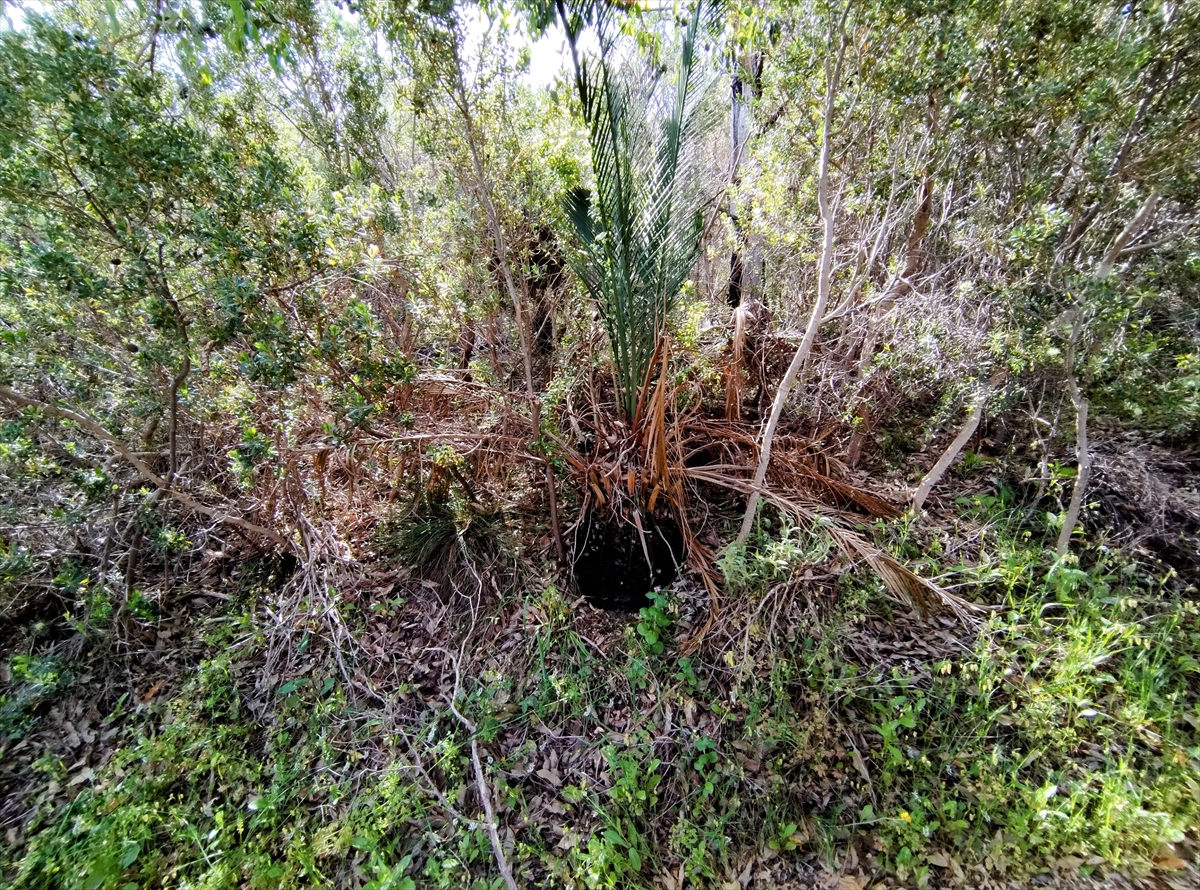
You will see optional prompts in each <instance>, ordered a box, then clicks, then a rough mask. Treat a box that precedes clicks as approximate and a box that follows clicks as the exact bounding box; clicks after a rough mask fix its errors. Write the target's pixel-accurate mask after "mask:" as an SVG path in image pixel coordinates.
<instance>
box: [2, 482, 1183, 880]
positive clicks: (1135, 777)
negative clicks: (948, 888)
mask: <svg viewBox="0 0 1200 890" xmlns="http://www.w3.org/2000/svg"><path fill="white" fill-rule="evenodd" d="M991 506H992V507H993V508H994V507H995V506H996V505H991ZM414 527H415V528H416V527H419V524H417V525H414ZM452 528H453V526H452ZM943 531H944V530H943ZM960 531H961V530H960ZM461 533H462V529H461V527H460V529H459V534H461ZM451 534H453V533H451ZM939 534H940V532H939V531H938V530H933V531H926V532H922V531H921V530H919V529H917V528H916V527H915V526H913V525H908V526H905V525H903V524H902V525H900V526H898V527H897V528H896V529H894V530H893V531H892V532H891V533H890V537H889V541H890V543H889V546H890V547H892V549H893V550H894V551H896V552H897V553H899V554H905V553H908V555H909V556H911V551H913V550H914V549H920V550H922V551H923V552H924V553H925V559H926V560H927V568H928V569H930V570H931V571H933V572H935V573H940V574H941V575H942V576H943V577H944V578H952V579H953V580H954V581H955V583H956V585H959V586H960V587H970V586H973V587H975V588H977V594H976V596H977V598H978V599H980V600H982V601H990V602H992V603H994V604H995V605H996V607H995V608H994V610H993V611H991V612H990V613H989V615H988V617H987V618H986V620H985V622H984V623H983V626H982V627H980V628H979V629H978V632H977V633H973V634H967V633H965V632H964V629H963V628H961V627H954V626H949V627H947V626H945V625H941V624H939V623H938V622H937V621H936V620H933V621H932V622H930V623H932V625H933V626H934V627H939V628H944V629H945V631H946V632H945V634H943V637H944V639H945V640H946V641H947V645H945V646H943V647H942V648H940V649H939V648H937V647H932V646H921V645H916V646H915V648H914V649H913V651H912V652H911V653H909V654H907V655H903V653H902V656H901V657H896V654H895V652H894V651H893V652H889V653H883V654H881V655H880V657H879V659H878V661H873V660H872V659H871V658H864V657H863V650H862V649H861V642H862V640H863V639H867V638H869V637H871V636H872V635H876V634H878V627H879V625H880V624H881V623H882V624H884V625H889V624H896V625H897V626H902V625H903V622H904V621H905V620H908V621H911V620H912V619H911V618H907V619H906V618H905V617H904V615H903V613H902V612H900V611H898V610H897V607H896V605H895V604H894V603H893V602H892V601H890V600H889V599H887V598H886V595H885V592H884V591H883V589H882V587H881V586H880V585H879V583H878V582H877V581H876V580H874V579H873V577H872V576H870V575H868V574H866V573H864V572H861V571H859V570H858V569H856V568H854V567H853V566H850V565H842V564H839V563H836V562H834V563H832V565H831V562H830V553H831V550H830V547H829V546H828V542H827V541H825V540H824V535H823V532H822V530H821V528H820V527H819V526H818V527H816V528H815V529H812V530H806V531H799V530H797V529H795V528H793V527H790V526H788V525H786V524H785V525H783V526H782V527H780V526H779V525H778V524H776V526H774V527H771V526H770V520H766V521H764V522H762V523H760V526H759V528H758V530H757V534H756V536H755V537H754V538H752V539H751V542H750V544H749V546H748V547H745V548H731V549H729V550H727V551H726V552H725V553H724V554H723V556H722V558H721V560H720V565H721V567H722V569H723V571H724V572H725V574H726V581H727V585H728V588H729V590H730V591H731V592H735V593H736V595H737V597H738V600H737V602H736V605H733V606H729V607H727V618H726V621H727V624H726V626H725V628H724V631H723V635H721V634H718V635H717V637H716V639H719V640H720V641H721V642H715V643H714V644H713V645H712V646H711V647H709V648H708V649H706V650H701V652H699V653H696V654H693V655H690V656H689V655H684V654H682V653H681V652H680V650H679V647H678V644H677V638H679V637H681V636H682V633H681V631H682V627H681V625H682V623H683V622H684V620H685V613H686V611H687V609H688V604H687V602H686V596H685V595H684V593H683V592H682V588H676V589H671V590H658V591H654V592H652V593H651V595H650V597H649V599H648V605H647V606H646V607H644V608H643V609H642V610H641V612H640V613H639V614H638V615H637V616H636V617H635V618H634V619H633V620H632V621H630V622H629V623H628V624H627V625H625V627H624V630H623V632H622V633H623V635H621V633H618V634H617V636H615V637H612V638H611V639H610V645H609V646H608V648H606V649H604V650H603V651H602V650H601V649H600V648H599V646H598V644H597V643H596V641H595V640H594V639H592V638H591V637H590V636H589V635H588V634H587V633H586V632H584V631H581V630H580V628H579V626H578V624H577V618H578V613H577V612H576V611H575V610H574V609H573V608H572V604H571V602H570V600H569V599H568V598H567V597H566V596H564V594H562V593H561V592H560V591H559V590H557V589H556V588H555V587H554V586H553V585H549V584H546V585H542V586H541V587H540V589H539V588H536V587H535V588H534V589H532V590H528V591H526V592H524V593H520V594H517V595H515V596H514V597H511V598H509V599H506V600H504V601H501V602H494V603H492V605H491V606H489V607H488V608H490V609H493V610H494V612H495V614H496V615H497V616H499V615H501V614H510V615H515V616H516V617H515V618H514V619H513V623H511V624H510V626H511V627H513V628H515V629H514V630H513V635H512V636H511V640H512V642H511V643H509V644H502V641H501V640H497V641H496V645H493V646H490V647H486V648H487V649H488V654H483V653H482V650H481V653H480V654H479V655H477V656H470V655H467V656H465V657H468V658H474V660H473V662H472V664H473V668H472V670H471V671H470V672H468V673H466V674H465V675H464V677H465V682H464V685H463V688H462V690H461V692H460V696H459V698H458V707H459V708H460V709H461V710H462V711H464V712H465V713H467V714H469V715H470V716H471V719H472V720H473V721H474V723H475V725H476V727H477V740H478V742H479V743H480V745H481V746H482V748H483V750H485V751H487V752H488V756H487V766H486V773H487V781H488V782H489V783H490V787H491V790H492V793H493V795H494V797H495V801H496V806H497V811H498V812H499V813H501V816H502V822H503V823H504V824H506V825H508V826H509V827H510V828H509V834H508V840H507V855H508V856H509V858H510V861H512V862H513V864H514V869H515V870H516V871H517V873H518V875H520V876H521V880H522V881H523V882H524V883H525V884H528V885H530V886H568V887H576V888H602V887H622V888H625V887H631V888H636V887H646V888H649V887H652V886H658V885H661V881H662V880H663V879H662V876H663V875H671V876H674V877H672V878H671V880H672V881H676V882H677V876H679V875H682V876H683V878H684V880H685V883H686V885H687V886H700V887H706V886H711V887H718V886H722V885H723V884H724V883H726V882H728V881H729V880H731V876H732V879H735V878H736V876H737V874H739V873H741V872H742V871H743V870H744V868H746V867H748V866H749V865H755V867H756V868H763V867H765V868H768V869H770V868H781V869H785V870H786V869H787V868H789V867H794V868H799V867H801V866H802V865H803V864H804V863H808V864H809V865H811V866H813V867H819V866H825V867H829V868H835V867H837V865H838V864H839V863H842V864H844V863H845V862H846V861H847V857H848V856H849V855H851V851H853V855H854V856H855V857H856V858H857V861H858V862H859V863H860V865H859V868H861V869H865V871H866V873H867V874H870V875H874V876H875V877H876V878H883V877H886V876H890V879H891V880H893V881H899V882H901V883H908V884H913V885H916V886H924V885H927V884H934V885H940V884H941V883H946V882H950V883H969V880H970V873H971V869H972V868H975V867H978V866H980V865H982V866H984V867H986V868H987V869H988V871H989V873H993V874H1007V875H1009V876H1010V877H1014V878H1020V877H1021V876H1028V875H1030V874H1032V873H1036V872H1044V871H1050V870H1058V871H1083V872H1090V871H1094V870H1096V869H1101V870H1103V869H1107V868H1113V867H1119V868H1122V869H1124V870H1131V871H1135V872H1136V871H1138V870H1144V869H1149V868H1152V867H1154V866H1155V865H1156V864H1158V865H1161V864H1162V863H1163V862H1171V861H1174V860H1173V859H1172V856H1173V854H1172V852H1171V850H1172V847H1171V845H1172V844H1177V843H1179V842H1181V841H1185V840H1187V839H1189V838H1191V837H1192V836H1193V835H1194V831H1195V826H1196V825H1197V822H1198V820H1200V695H1198V694H1197V691H1196V690H1197V688H1200V683H1198V681H1197V674H1200V609H1198V607H1197V604H1196V602H1195V601H1194V599H1192V598H1191V597H1192V596H1193V595H1194V593H1195V591H1194V590H1193V589H1190V588H1185V587H1183V585H1182V584H1181V583H1180V582H1179V580H1178V579H1176V578H1174V577H1173V576H1172V574H1171V573H1170V572H1167V573H1166V574H1165V575H1156V574H1155V572H1154V571H1152V570H1151V569H1150V568H1149V567H1147V566H1146V565H1144V564H1142V563H1139V562H1137V561H1135V560H1133V559H1131V558H1129V557H1128V556H1127V555H1125V554H1122V553H1121V552H1119V551H1116V550H1110V549H1106V548H1104V547H1095V548H1092V549H1091V550H1086V551H1084V555H1083V557H1082V558H1081V560H1076V559H1073V558H1067V559H1062V560H1054V559H1053V558H1052V557H1051V556H1048V555H1046V554H1045V553H1044V552H1043V551H1042V550H1041V548H1040V546H1039V545H1038V543H1037V541H1036V537H1037V536H1036V535H1032V534H1030V533H1029V532H1028V530H1026V529H1024V528H1023V526H1022V525H1021V523H1020V516H1019V515H1017V514H1015V513H1013V514H1012V515H1011V516H1010V517H1009V518H1008V519H1004V520H1003V521H996V522H994V523H992V524H991V525H990V526H989V527H987V528H986V529H985V530H984V531H983V532H982V533H981V535H980V538H979V546H980V549H979V552H978V554H977V558H976V559H975V560H974V561H973V562H972V564H971V565H970V566H968V565H964V564H958V565H954V566H950V565H943V564H942V563H941V562H939V557H938V556H937V555H936V553H937V551H938V547H935V546H932V543H933V541H934V540H935V539H936V538H938V536H939ZM831 568H832V571H830V569H831ZM814 572H817V573H819V574H820V578H821V579H824V580H820V579H818V580H813V573H814ZM406 608H407V609H411V608H414V607H413V605H412V604H411V603H406V602H405V601H404V600H403V599H396V600H395V601H394V608H389V609H388V610H386V611H385V612H382V613H379V612H376V613H375V619H376V620H384V617H383V616H385V615H386V616H388V617H387V620H399V619H398V618H397V619H393V617H392V616H396V615H397V614H399V615H400V616H401V617H402V616H403V615H404V614H406V613H405V609H406ZM514 610H515V611H514ZM244 620H245V619H243V621H244ZM914 627H915V628H916V635H915V636H914V637H913V639H917V640H919V639H920V638H921V634H923V633H926V632H927V631H926V630H923V629H922V628H927V627H928V623H927V624H925V625H922V624H917V625H914ZM244 630H245V629H244V628H243V631H244ZM241 638H242V639H244V640H245V642H243V644H241V646H240V647H239V646H236V645H235V646H232V647H231V646H229V645H227V643H226V642H225V640H224V638H222V639H214V640H213V642H214V645H213V646H212V650H211V652H210V657H208V658H207V660H205V661H204V662H203V664H202V666H201V667H200V669H199V670H198V671H197V672H196V674H195V676H194V677H193V678H192V680H191V681H190V682H189V683H188V684H187V685H186V687H185V688H184V689H183V691H182V692H181V694H180V695H179V696H178V697H177V698H176V699H175V700H173V701H172V702H171V703H170V705H169V706H167V707H165V708H163V709H162V712H161V714H159V715H158V716H157V718H156V719H155V720H153V721H149V722H145V721H143V723H142V724H141V725H143V726H144V727H145V728H144V729H143V731H142V732H141V733H140V737H138V738H137V739H136V740H133V741H131V742H130V743H128V744H126V745H125V746H123V747H122V748H121V749H120V750H119V751H118V752H117V753H116V754H115V756H114V757H113V758H112V759H111V761H110V762H109V763H108V764H107V765H106V766H104V767H102V768H100V769H98V770H96V771H95V773H94V775H90V776H88V777H87V778H86V781H84V782H81V783H80V782H76V783H75V784H74V785H73V786H72V787H73V788H75V789H76V792H77V793H75V794H74V796H73V798H72V799H70V801H69V802H68V803H65V804H63V805H60V806H58V807H57V808H55V807H47V808H45V809H43V810H41V811H39V812H38V813H37V814H36V815H35V817H34V819H33V821H32V822H31V823H30V825H29V826H28V828H27V830H26V837H27V839H28V840H27V842H26V845H25V846H24V847H23V848H20V849H19V850H14V851H12V852H15V853H17V855H16V856H15V858H13V859H10V860H9V861H8V862H7V864H6V868H7V870H8V873H9V875H10V877H11V878H12V879H13V885H14V886H16V887H24V888H50V887H54V888H59V887H61V888H86V890H101V888H132V887H140V886H159V885H169V886H179V887H205V888H217V887H254V888H257V887H301V886H305V887H306V886H349V887H369V888H377V890H378V888H384V887H391V888H417V887H431V888H453V887H485V886H493V885H494V881H493V880H492V878H490V877H488V876H489V875H492V874H494V866H493V860H492V854H491V851H490V849H489V846H488V842H487V837H486V833H485V831H484V830H483V826H482V824H481V823H480V822H479V821H477V819H478V817H476V816H475V815H473V814H475V813H476V812H477V810H478V804H477V801H476V798H475V796H474V794H475V792H474V790H473V777H472V775H471V767H470V762H469V757H468V746H467V741H468V738H467V736H466V735H465V733H464V731H463V730H462V728H461V726H459V725H458V724H457V723H456V722H455V721H454V720H452V719H450V718H449V717H448V711H447V707H446V694H445V689H446V688H447V687H445V686H444V685H442V686H441V687H440V688H441V689H442V690H443V692H442V693H440V694H439V693H434V694H431V695H427V696H426V697H425V698H421V697H420V695H421V692H420V688H421V687H420V684H419V683H418V682H416V677H415V676H414V677H413V678H411V679H412V682H404V683H403V684H401V686H400V687H399V690H398V694H400V698H401V699H402V700H403V701H406V702H408V703H409V705H410V706H412V705H415V706H416V709H415V710H413V709H412V708H411V707H410V708H409V710H407V711H405V713H406V714H407V716H406V717H405V718H404V719H403V720H401V721H400V722H395V719H394V715H393V717H387V716H385V715H384V714H383V713H382V712H380V711H379V710H378V709H372V708H371V707H368V706H366V705H364V703H363V702H362V701H361V699H358V698H356V696H355V695H353V694H352V693H351V691H350V690H347V689H346V687H345V686H344V683H343V679H342V677H341V676H340V675H339V674H338V672H337V670H336V669H335V668H334V666H333V665H332V664H330V663H328V659H327V658H326V659H324V660H322V658H320V657H316V658H314V659H313V661H312V663H311V664H310V666H309V668H308V669H306V670H305V671H304V672H302V673H301V674H300V675H297V676H293V677H291V678H290V679H287V680H285V681H284V682H281V683H278V684H276V686H275V687H274V688H273V690H272V692H271V693H270V695H271V698H270V700H269V701H268V703H267V706H266V707H264V706H263V705H262V704H261V703H256V704H254V706H253V707H251V700H252V697H253V695H252V693H253V689H254V687H255V684H256V682H257V679H258V678H257V674H256V669H255V667H254V665H255V658H256V657H257V656H256V653H257V649H256V646H257V645H258V644H257V643H256V642H255V640H256V639H257V638H256V637H255V636H254V635H253V634H251V635H249V636H247V635H246V634H245V633H244V632H243V633H242V636H241ZM902 642H903V641H901V643H902ZM501 652H507V654H503V655H502V654H500V653H501ZM428 657H429V659H430V668H431V669H434V670H435V671H436V669H437V664H438V663H440V664H441V666H442V667H441V669H442V671H443V674H442V676H443V677H445V676H446V675H445V673H444V671H445V670H446V669H448V668H447V667H446V663H445V662H440V661H439V659H440V658H441V656H434V655H429V656H428ZM12 668H13V669H15V671H16V673H14V676H16V675H17V673H20V672H24V673H21V677H23V678H24V679H25V682H26V683H27V684H29V689H28V692H27V693H25V694H27V695H28V696H30V697H31V698H29V701H32V700H33V698H32V697H36V696H38V695H42V696H46V695H54V694H57V692H56V690H57V687H56V686H55V684H56V683H58V682H59V680H58V679H57V678H58V676H59V672H61V671H64V670H65V666H63V665H58V664H52V663H44V664H43V663H40V662H37V661H34V660H29V659H25V660H23V661H20V662H19V663H18V662H15V661H14V663H13V665H12ZM64 676H65V675H64ZM63 682H66V681H63ZM441 682H442V683H443V684H444V682H445V681H444V680H443V681H441ZM436 686H437V684H436V683H435V687H436ZM414 696H415V697H414ZM22 701H25V700H24V699H21V698H20V695H18V696H17V697H15V698H14V697H10V698H9V699H6V701H5V705H4V708H5V711H4V713H5V715H6V716H5V719H6V720H10V721H12V720H15V719H16V717H19V716H20V715H19V711H20V706H21V702H22ZM255 701H256V700H255ZM123 716H124V715H123V714H122V713H121V710H120V709H118V711H117V712H116V713H114V714H112V715H110V716H109V717H108V718H107V720H108V721H114V720H120V719H123ZM21 719H24V718H21ZM19 725H20V720H17V721H16V722H15V723H12V725H11V726H9V727H8V729H7V730H6V731H8V732H12V731H13V728H15V727H16V726H19ZM564 740H565V741H564ZM38 768H39V769H40V770H42V772H43V773H44V775H45V780H46V781H47V782H54V783H58V784H60V785H65V784H67V783H68V782H71V781H72V774H71V773H70V771H69V770H68V767H67V766H66V765H65V764H63V763H61V762H57V761H55V760H54V759H53V758H49V757H46V758H43V759H42V760H41V761H39V762H38ZM668 886H675V885H674V884H668Z"/></svg>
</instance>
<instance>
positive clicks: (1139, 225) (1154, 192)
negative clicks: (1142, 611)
mask: <svg viewBox="0 0 1200 890" xmlns="http://www.w3.org/2000/svg"><path fill="white" fill-rule="evenodd" d="M1158 200H1159V193H1158V189H1153V188H1152V189H1151V190H1150V194H1148V195H1147V196H1146V199H1145V200H1144V201H1143V202H1142V205H1141V206H1140V207H1139V208H1138V211H1137V213H1135V214H1134V215H1133V219H1131V220H1130V221H1129V224H1128V225H1127V226H1125V228H1123V229H1122V230H1121V231H1120V233H1119V234H1118V235H1117V237H1116V238H1114V239H1113V243H1112V244H1111V245H1109V248H1108V250H1107V251H1105V253H1104V256H1103V257H1101V259H1100V262H1099V263H1097V264H1096V267H1095V269H1094V270H1093V271H1092V277H1093V278H1094V279H1095V280H1097V281H1103V280H1104V279H1105V278H1107V277H1108V276H1109V275H1110V274H1112V270H1113V267H1115V266H1116V264H1117V260H1119V259H1120V258H1121V252H1122V251H1123V250H1124V249H1125V248H1126V247H1127V246H1128V245H1129V242H1130V241H1132V240H1133V239H1134V238H1136V237H1137V236H1138V234H1140V233H1141V232H1142V231H1143V230H1144V229H1145V228H1146V225H1147V223H1148V222H1149V221H1150V219H1151V218H1152V217H1153V216H1154V211H1155V209H1156V208H1157V207H1158ZM1081 325H1082V321H1081V320H1076V322H1075V326H1074V328H1073V330H1072V332H1071V339H1070V343H1069V344H1068V346H1067V355H1066V366H1067V392H1068V393H1070V396H1071V404H1072V405H1074V406H1075V453H1076V459H1077V461H1078V470H1077V471H1076V474H1075V487H1074V488H1073V489H1072V491H1071V500H1070V502H1069V503H1068V504H1067V515H1066V516H1064V517H1063V524H1062V529H1060V530H1059V533H1058V545H1057V547H1056V548H1055V549H1056V551H1057V553H1058V555H1059V556H1066V554H1067V551H1068V550H1070V548H1071V535H1072V534H1074V532H1075V526H1076V525H1078V524H1079V513H1080V511H1081V510H1082V509H1083V498H1084V495H1085V494H1087V486H1088V480H1089V478H1090V476H1091V474H1092V457H1091V452H1090V450H1089V447H1088V429H1087V422H1088V400H1087V398H1086V397H1085V396H1084V394H1083V390H1082V389H1081V388H1080V386H1079V381H1078V380H1076V379H1075V349H1076V345H1077V344H1078V342H1079V337H1080V334H1081V333H1082V331H1081V330H1080V327H1081Z"/></svg>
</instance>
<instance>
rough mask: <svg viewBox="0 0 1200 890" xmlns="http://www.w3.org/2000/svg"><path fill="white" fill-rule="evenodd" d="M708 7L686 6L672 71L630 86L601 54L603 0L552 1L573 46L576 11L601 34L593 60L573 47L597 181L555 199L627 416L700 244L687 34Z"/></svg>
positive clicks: (605, 40)
mask: <svg viewBox="0 0 1200 890" xmlns="http://www.w3.org/2000/svg"><path fill="white" fill-rule="evenodd" d="M714 9H715V7H714V6H713V5H712V4H710V3H705V2H704V0H701V2H699V3H698V4H697V5H696V7H695V9H694V10H693V11H692V14H691V16H690V17H689V19H688V22H687V25H686V27H685V28H684V29H683V32H682V34H681V38H680V49H679V61H678V66H677V68H676V72H675V77H674V79H673V81H669V82H668V81H664V80H663V78H661V77H655V78H651V79H650V80H649V82H648V84H647V85H646V86H644V87H642V88H640V89H638V88H635V87H634V86H632V85H631V83H630V81H629V80H627V79H625V78H623V77H621V76H620V72H619V71H618V70H617V69H616V66H615V64H614V62H613V61H612V48H613V38H612V34H613V30H614V26H613V19H612V17H613V15H614V13H613V11H612V8H611V7H609V6H608V5H607V4H604V3H592V4H587V5H584V6H580V7H576V8H575V11H574V12H573V13H572V14H571V15H568V13H567V11H566V8H565V6H564V5H560V6H559V11H560V14H561V15H562V16H563V20H564V24H565V25H566V29H567V33H568V37H569V39H570V40H571V43H572V48H573V50H574V49H575V38H576V37H577V35H578V33H579V29H580V27H581V26H582V24H583V23H584V22H588V23H590V24H592V25H593V26H594V27H595V29H596V32H597V35H598V37H599V41H600V53H599V56H598V58H597V59H595V60H594V61H592V62H588V61H579V60H578V53H577V52H576V54H575V57H576V60H577V62H576V87H577V89H578V90H579V98H580V101H581V103H582V106H583V114H584V119H585V121H586V123H587V125H588V138H589V141H590V144H591V153H592V169H593V172H594V175H595V181H596V192H595V196H594V198H593V196H592V195H590V194H588V193H587V192H585V191H583V190H576V191H575V192H573V193H572V194H571V195H570V196H568V199H567V202H566V210H567V215H568V217H569V218H570V219H571V221H572V223H573V225H574V227H575V230H576V233H577V234H578V236H579V243H580V248H581V250H580V255H579V256H578V257H577V260H576V263H575V268H576V271H577V273H578V274H579V277H580V279H581V280H582V282H583V284H584V286H585V287H586V289H587V291H588V293H589V294H590V295H591V296H592V297H593V298H594V299H595V300H596V303H597V304H598V306H599V307H600V314H601V317H602V318H603V321H604V326H605V331H606V333H607V334H608V339H609V344H610V346H611V348H612V353H613V364H614V366H615V378H616V386H617V395H618V399H619V401H620V404H621V407H622V409H623V410H624V411H625V412H626V413H627V414H628V415H630V416H632V415H633V413H634V410H635V406H636V404H637V400H638V396H639V392H640V389H641V387H642V385H643V383H644V381H645V380H646V377H647V373H648V371H649V369H650V363H651V361H652V360H653V356H654V351H655V346H656V345H657V342H658V338H659V336H660V335H661V333H662V330H663V327H664V325H665V324H666V321H667V318H668V316H669V315H670V313H671V310H672V309H673V308H674V306H675V301H676V298H677V296H678V294H679V290H680V287H682V285H683V282H684V280H685V279H686V278H687V276H688V273H689V272H690V271H691V268H692V263H693V261H694V260H695V256H696V250H697V247H698V246H699V243H700V232H701V214H700V207H701V203H702V195H701V189H700V187H699V185H698V183H697V178H696V176H695V175H694V171H693V165H692V164H691V163H690V158H689V156H688V155H689V152H688V148H689V142H690V140H691V137H694V136H695V134H696V131H697V130H698V129H699V128H700V126H701V124H702V116H701V114H700V109H701V107H702V103H703V99H704V95H705V92H706V90H705V86H706V83H705V82H704V81H705V78H703V77H702V76H701V75H700V73H699V67H698V65H697V56H696V49H697V43H698V39H699V37H700V35H701V34H702V33H703V31H704V30H705V29H707V28H708V27H711V24H712V22H713V20H714V18H715V17H714V15H713V11H714ZM655 121H657V122H658V127H657V128H656V127H655V126H654V122H655Z"/></svg>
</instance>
